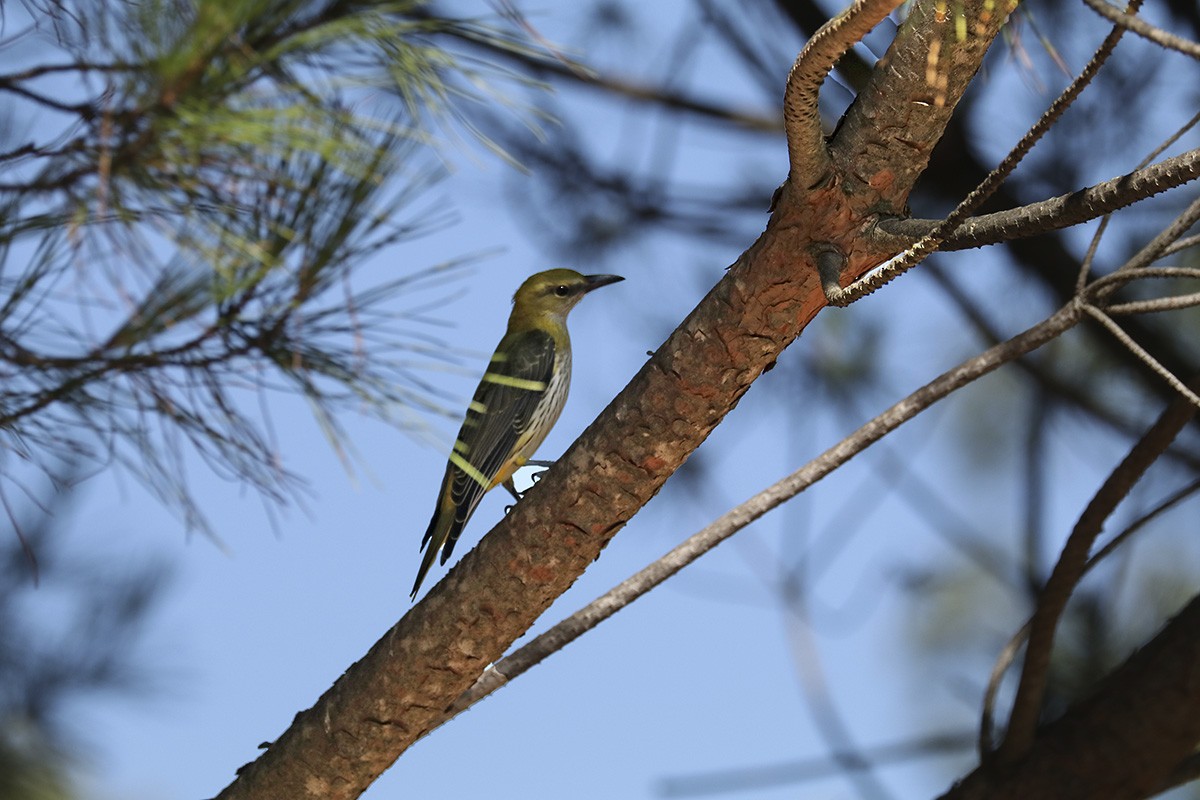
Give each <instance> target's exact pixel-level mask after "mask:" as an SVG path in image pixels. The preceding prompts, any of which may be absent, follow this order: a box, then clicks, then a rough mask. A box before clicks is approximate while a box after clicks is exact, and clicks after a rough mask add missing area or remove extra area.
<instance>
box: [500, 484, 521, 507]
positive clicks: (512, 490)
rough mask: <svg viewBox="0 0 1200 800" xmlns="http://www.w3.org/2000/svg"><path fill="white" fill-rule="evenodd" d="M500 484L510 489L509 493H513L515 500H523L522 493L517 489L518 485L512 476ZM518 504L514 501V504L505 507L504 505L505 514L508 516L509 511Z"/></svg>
mask: <svg viewBox="0 0 1200 800" xmlns="http://www.w3.org/2000/svg"><path fill="white" fill-rule="evenodd" d="M500 485H501V486H503V487H504V488H505V489H507V490H508V493H509V494H511V495H512V496H513V500H516V501H517V502H520V500H521V493H520V492H518V491H517V487H516V485H515V484H514V483H513V479H512V478H509V479H508V480H506V481H505V482H504V483H502V484H500ZM516 505H517V504H516V503H513V504H512V505H510V506H505V507H504V514H505V516H507V515H508V512H510V511H512V510H513V509H514V508H516Z"/></svg>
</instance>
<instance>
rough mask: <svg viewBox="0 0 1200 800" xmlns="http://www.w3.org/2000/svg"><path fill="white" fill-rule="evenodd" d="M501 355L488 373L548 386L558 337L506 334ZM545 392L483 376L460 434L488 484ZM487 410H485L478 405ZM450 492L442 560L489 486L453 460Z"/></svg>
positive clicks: (542, 333)
mask: <svg viewBox="0 0 1200 800" xmlns="http://www.w3.org/2000/svg"><path fill="white" fill-rule="evenodd" d="M496 353H497V355H499V356H502V357H503V358H502V359H496V358H495V357H493V359H494V360H493V361H492V362H491V363H489V365H488V370H487V371H488V372H490V373H492V374H495V375H500V376H503V377H506V378H515V379H517V380H521V381H536V382H537V383H540V384H542V385H543V386H549V384H550V379H551V378H552V377H553V374H554V355H555V344H554V338H553V337H552V336H551V335H550V334H549V333H546V332H545V331H540V330H536V329H534V330H529V331H525V332H522V333H518V334H513V335H511V336H506V337H505V338H504V340H503V341H501V343H500V347H498V348H497V349H496ZM544 395H545V390H544V389H543V390H542V391H535V390H531V389H522V388H518V387H514V386H506V385H505V384H503V383H495V382H493V381H488V380H482V381H480V382H479V387H478V388H477V389H476V390H475V396H474V398H473V402H472V403H471V405H472V408H471V409H470V410H468V411H467V418H466V420H465V421H464V422H463V426H462V429H461V430H460V431H459V433H458V441H460V442H462V443H463V444H464V445H466V448H467V449H466V452H465V454H461V455H463V457H464V458H465V459H466V461H467V462H468V463H469V464H470V465H471V466H472V467H474V468H475V469H476V470H478V471H479V472H480V473H481V474H482V475H483V476H485V477H486V478H487V479H488V481H489V483H490V482H491V480H492V479H494V478H495V477H496V475H497V473H499V472H500V469H501V468H502V467H503V466H504V464H505V463H506V462H507V461H508V459H509V458H510V457H511V456H512V453H513V449H514V448H515V447H516V445H517V441H518V440H519V439H520V438H521V434H522V433H523V432H524V431H525V429H526V427H528V425H529V422H530V420H531V419H532V418H533V412H534V409H535V408H537V405H538V403H540V402H541V401H542V398H543V396H544ZM480 408H483V409H486V410H484V411H480V410H478V409H480ZM447 478H449V479H450V482H451V485H450V496H451V498H452V499H453V501H454V508H455V513H454V516H455V521H456V523H457V524H456V525H454V526H453V528H452V529H451V530H452V531H453V532H454V533H452V535H451V537H450V538H448V539H447V541H446V544H445V546H444V547H443V548H442V558H441V560H442V563H443V564H444V563H446V559H448V558H449V557H450V552H451V550H453V549H454V542H455V540H456V539H457V538H458V536H457V533H458V531H461V530H462V527H463V526H464V525H466V522H467V519H469V518H470V516H471V514H472V513H474V511H475V507H476V506H477V505H479V501H480V500H481V499H482V498H483V494H484V492H485V491H487V489H486V488H485V487H484V486H482V485H480V483H479V481H477V480H476V479H475V478H473V477H471V476H470V475H467V473H465V472H464V471H463V470H461V469H459V468H458V467H457V466H455V465H454V464H451V465H450V467H449V470H448V473H447Z"/></svg>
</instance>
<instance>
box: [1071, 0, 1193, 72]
mask: <svg viewBox="0 0 1200 800" xmlns="http://www.w3.org/2000/svg"><path fill="white" fill-rule="evenodd" d="M1083 2H1084V3H1086V4H1087V6H1088V8H1090V9H1092V10H1093V11H1095V12H1096V13H1097V14H1099V15H1100V16H1102V17H1104V18H1105V19H1106V20H1108V21H1109V22H1112V23H1115V24H1117V25H1119V26H1121V27H1122V28H1124V29H1125V30H1127V31H1129V32H1130V33H1135V34H1137V35H1138V36H1141V37H1142V38H1143V39H1148V40H1149V41H1151V42H1154V43H1155V44H1156V45H1158V46H1160V47H1166V48H1168V49H1170V50H1177V51H1178V52H1180V53H1183V54H1184V55H1187V56H1191V57H1192V58H1200V44H1197V43H1196V42H1193V41H1191V40H1190V39H1185V38H1183V37H1182V36H1176V35H1175V34H1173V33H1171V32H1170V31H1164V30H1163V29H1162V28H1156V27H1154V26H1153V25H1151V24H1150V23H1149V22H1146V21H1145V20H1143V19H1139V18H1138V17H1135V16H1134V15H1133V14H1132V13H1130V12H1128V11H1122V10H1121V9H1119V8H1117V7H1116V6H1114V5H1110V4H1109V3H1106V2H1105V1H1104V0H1083Z"/></svg>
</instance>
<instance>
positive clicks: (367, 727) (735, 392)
mask: <svg viewBox="0 0 1200 800" xmlns="http://www.w3.org/2000/svg"><path fill="white" fill-rule="evenodd" d="M928 4H929V5H932V2H929V3H928ZM989 4H990V3H989V0H978V1H977V2H975V3H968V5H969V6H971V8H972V13H974V12H975V9H976V7H979V8H982V7H983V6H985V5H989ZM924 5H925V3H920V4H918V6H924ZM932 24H934V23H933V22H932V16H931V14H929V13H917V11H916V10H914V14H913V15H912V16H910V17H909V19H908V20H907V21H906V22H905V23H904V25H902V26H901V31H903V30H904V29H905V28H906V27H911V26H920V25H932ZM998 27H999V25H998V24H996V25H995V26H994V27H993V28H992V29H991V31H992V33H993V34H994V33H995V31H996V30H998ZM929 35H930V34H929V33H928V32H926V33H923V34H922V33H919V32H917V33H913V34H911V37H910V38H907V39H899V38H898V40H897V41H898V42H900V44H893V49H892V50H890V51H889V54H890V55H891V56H892V57H893V58H900V56H898V55H896V54H895V53H894V52H893V51H894V50H895V48H897V47H901V48H903V47H904V44H903V42H904V41H925V40H927V39H928V38H929ZM960 49H961V50H962V51H964V52H969V53H971V54H972V55H973V60H972V59H970V58H966V57H965V56H964V57H960V58H956V59H953V60H952V62H951V63H950V64H949V68H950V70H951V74H950V77H949V79H948V84H949V85H950V86H951V87H954V90H955V91H950V92H948V93H947V95H946V102H947V107H946V108H942V109H939V110H938V112H937V114H936V117H937V120H936V124H924V123H923V122H922V120H921V114H920V112H919V111H918V112H912V111H911V110H910V111H909V113H907V114H906V117H907V118H908V119H909V120H910V121H911V122H912V124H913V126H914V130H913V132H912V134H911V135H912V136H914V137H930V141H928V142H923V143H922V145H921V146H922V148H925V149H927V150H928V149H932V147H933V143H934V141H936V139H937V137H939V136H940V135H941V134H942V132H943V130H944V125H945V120H946V118H947V117H948V114H949V107H952V106H953V105H954V104H955V103H957V102H958V99H959V98H960V97H961V90H962V89H965V87H966V85H967V84H968V83H969V80H970V77H971V76H972V75H974V74H975V71H976V70H977V69H978V67H979V62H980V60H981V59H982V57H983V55H984V53H985V51H986V43H984V44H982V45H980V44H979V42H978V41H977V39H975V38H973V39H972V45H971V46H969V47H964V48H960ZM901 60H903V59H901ZM910 77H911V79H913V80H918V81H920V80H923V77H924V76H923V73H922V74H921V75H917V76H910ZM895 80H898V78H896V79H895ZM903 91H904V94H905V96H908V95H909V94H911V91H909V90H903ZM876 102H880V98H879V97H876V96H875V95H873V94H864V95H860V98H859V100H858V102H857V105H859V106H861V105H869V104H872V103H876ZM930 113H933V112H932V111H931V112H930ZM877 124H881V125H882V124H883V118H882V117H881V118H880V120H879V121H878V123H877ZM892 158H893V159H894V160H896V161H902V162H904V163H906V164H907V163H908V162H909V161H910V160H911V159H910V156H909V154H908V153H907V152H905V151H900V152H896V153H893V154H892ZM876 163H877V164H878V163H880V162H879V161H878V159H877V160H876ZM904 174H905V175H907V176H908V177H909V178H911V179H912V180H915V179H916V177H917V175H918V174H919V171H918V172H912V171H905V172H904ZM793 176H794V177H796V176H795V173H793ZM806 177H807V176H799V177H797V180H800V181H801V182H802V183H803V184H804V185H803V186H800V187H796V186H793V185H792V183H791V182H789V183H788V184H786V185H785V188H784V191H783V192H782V194H781V197H780V202H779V203H778V205H777V206H776V209H775V213H774V214H773V215H772V217H771V219H770V221H769V223H768V225H767V229H766V231H765V232H764V233H763V234H762V236H761V237H760V238H759V240H758V241H757V242H755V243H754V244H753V245H752V246H751V247H750V248H749V249H748V250H747V251H746V252H745V253H744V254H743V255H742V256H741V257H740V258H739V259H738V260H737V262H736V263H735V264H734V265H733V267H731V268H730V270H729V272H728V273H727V274H726V276H725V277H724V279H722V281H721V282H720V283H719V284H717V285H716V286H715V287H714V288H713V289H712V291H710V292H709V294H708V296H707V297H705V298H704V300H703V301H701V303H700V305H699V306H697V307H696V309H695V310H693V311H692V313H691V314H689V315H688V317H687V318H686V319H685V320H684V321H683V322H682V323H681V325H680V326H679V327H678V328H677V329H676V330H675V332H674V333H673V334H672V335H671V336H670V338H669V339H668V340H667V341H666V342H665V343H664V344H663V345H662V346H661V347H660V348H659V349H658V350H657V351H656V353H655V354H654V356H653V357H652V358H651V359H650V361H649V362H648V363H647V364H646V365H645V366H644V367H643V368H642V370H641V371H640V372H639V373H638V374H637V375H636V376H635V377H634V379H633V380H632V381H631V382H630V384H629V385H628V386H627V387H626V388H625V389H624V390H623V391H622V392H621V394H620V395H619V396H618V397H617V398H616V399H615V400H614V401H613V402H612V403H611V404H610V405H609V407H608V408H607V409H606V410H605V411H604V413H603V414H601V416H600V417H599V418H598V419H597V420H596V422H594V423H593V424H592V425H591V426H590V427H589V428H588V429H587V430H586V431H585V432H584V434H583V435H582V436H581V437H580V438H579V440H578V441H577V442H576V443H575V444H574V445H572V447H571V448H570V449H569V450H568V451H567V452H566V453H565V454H564V455H563V456H562V458H560V459H559V461H558V462H557V464H556V466H555V467H553V468H551V469H550V470H549V471H548V472H547V473H546V476H545V477H544V478H543V479H542V480H541V481H540V482H539V483H538V484H537V485H536V486H535V487H534V488H533V489H532V490H531V491H530V492H529V494H528V495H527V496H526V497H525V499H523V500H522V501H521V502H520V503H518V504H517V506H516V508H515V509H514V510H513V511H512V513H511V514H509V515H508V516H507V517H506V518H505V519H504V520H502V521H501V522H500V524H499V525H497V526H496V527H495V528H494V529H493V530H492V532H491V533H489V534H488V535H487V536H486V537H484V539H483V541H482V542H481V543H480V545H479V546H478V547H476V548H475V549H474V550H473V551H471V552H470V553H468V554H467V555H466V557H464V558H463V559H462V561H460V562H459V564H458V565H457V566H456V567H455V568H454V569H452V570H451V571H450V572H449V574H448V575H447V576H446V577H445V578H444V579H443V580H442V581H441V582H440V583H439V584H438V585H437V586H435V587H434V588H433V589H432V590H431V591H430V592H429V594H428V595H427V596H426V597H425V598H424V600H422V601H421V602H420V603H418V604H417V605H416V606H415V607H414V608H412V609H411V610H410V611H409V612H408V614H406V615H405V616H404V618H403V619H401V620H400V621H399V622H398V623H397V624H396V626H395V627H394V628H392V630H391V631H389V632H388V633H387V634H386V635H385V636H384V637H383V638H382V639H381V640H380V641H379V642H378V643H377V644H376V645H375V646H374V647H373V648H372V649H371V651H370V652H369V653H368V654H367V655H366V656H364V657H363V658H362V659H361V660H360V661H358V662H357V663H356V664H354V665H353V666H351V667H350V668H349V669H348V670H347V671H346V673H345V674H344V675H343V676H342V677H341V678H340V679H339V680H338V681H337V682H336V683H335V684H334V686H333V687H332V688H331V689H330V690H329V691H328V692H326V693H325V695H323V696H322V697H321V698H320V699H319V700H318V701H317V703H316V704H315V705H314V706H313V707H312V708H311V709H309V710H307V711H304V712H301V713H300V714H298V715H297V717H296V719H295V721H294V722H293V724H292V726H291V727H290V728H289V729H288V730H287V731H286V732H285V733H284V734H283V735H282V736H281V737H280V738H279V739H278V740H277V741H276V742H275V743H274V744H273V745H272V746H271V747H270V748H269V749H268V750H267V751H266V752H264V753H263V754H262V755H261V756H260V757H259V759H258V760H257V761H255V762H254V763H253V764H250V765H248V766H247V767H245V768H243V770H242V771H241V772H240V774H239V777H238V779H237V780H236V781H235V782H234V783H233V784H231V785H230V786H229V787H228V788H227V789H226V790H225V791H224V792H223V793H222V794H221V797H222V798H226V799H227V800H232V799H233V798H263V799H264V800H265V799H266V798H277V797H287V798H289V799H290V800H304V798H310V797H312V798H316V797H320V798H322V800H344V799H345V798H353V797H357V796H358V795H359V794H360V793H361V792H362V791H363V790H364V789H365V788H366V787H367V786H368V785H369V784H370V783H371V782H372V781H373V780H374V779H375V778H376V777H378V776H379V775H380V774H381V773H382V772H383V771H384V770H385V769H386V768H387V767H388V766H389V765H391V763H392V762H393V761H394V760H395V759H396V758H397V757H398V756H399V755H400V754H401V753H403V752H404V751H405V750H406V749H407V748H408V747H409V746H410V745H411V744H412V743H413V742H414V741H416V739H417V738H419V737H420V736H421V735H422V734H423V733H424V732H425V731H427V730H428V729H430V728H431V727H433V726H434V725H436V724H437V721H438V720H439V719H440V718H441V717H442V715H443V714H444V713H445V712H446V710H447V709H448V708H449V707H450V705H451V704H452V703H453V702H454V701H455V700H456V699H457V698H458V697H459V696H460V695H461V694H462V693H463V692H465V691H466V690H467V689H468V688H469V687H470V686H471V685H472V684H473V683H474V682H475V680H476V679H477V678H478V676H479V675H481V674H482V673H483V671H484V669H485V668H486V666H487V665H488V664H489V663H492V662H494V661H497V660H499V659H500V658H501V656H502V655H503V653H504V652H505V651H506V650H507V649H508V647H509V646H510V645H511V644H512V642H513V641H515V640H516V638H517V637H519V636H520V635H521V634H523V633H524V632H525V631H526V630H527V629H528V628H529V626H530V625H531V624H532V623H533V621H534V620H536V619H537V617H538V616H539V615H540V614H541V613H542V612H543V611H544V610H545V609H546V608H547V607H548V606H549V605H550V603H551V602H553V601H554V599H556V598H557V597H558V596H559V595H561V594H562V593H563V592H564V591H566V589H567V588H568V587H569V586H570V585H571V584H572V583H573V582H574V581H575V579H576V578H577V577H578V576H579V575H580V574H581V573H582V572H583V570H584V569H586V568H587V567H588V565H590V564H591V563H592V562H593V561H594V560H595V559H596V558H597V557H598V556H599V554H600V552H601V550H602V549H603V548H604V546H605V545H606V544H607V543H608V541H609V539H611V538H612V536H613V535H615V534H616V532H617V531H618V530H619V529H620V528H621V527H622V526H623V525H624V524H625V523H626V522H627V521H628V520H629V519H630V518H631V517H632V516H633V515H634V514H635V513H636V512H637V511H638V510H639V509H640V508H641V507H642V506H643V505H644V504H645V503H646V502H647V501H648V500H649V499H650V498H651V497H653V496H654V495H655V494H656V493H657V492H658V490H659V489H660V488H661V487H662V484H663V482H664V481H666V479H667V478H668V477H669V476H670V475H671V474H673V473H674V472H675V471H676V470H677V469H678V468H679V467H680V466H681V465H682V464H683V462H684V461H685V460H686V459H687V458H688V456H690V455H691V453H692V452H693V451H694V450H695V448H696V447H698V446H699V445H700V443H701V442H703V441H704V440H705V438H706V437H707V436H708V434H709V433H710V432H711V431H712V430H713V428H714V427H715V426H716V425H717V424H718V423H719V422H720V421H721V420H722V419H723V418H724V416H725V414H727V413H728V412H729V411H730V410H731V409H732V408H733V407H734V406H735V405H736V404H737V402H738V400H739V399H740V398H741V396H742V395H743V394H744V393H745V392H746V390H747V389H748V388H749V386H750V384H751V383H753V381H754V380H755V379H757V377H758V376H759V375H760V374H761V373H762V372H763V371H764V370H765V369H767V368H768V367H769V366H770V365H771V364H773V363H774V361H775V359H776V358H777V357H778V356H779V354H780V352H781V351H782V350H783V348H784V347H786V346H787V345H788V344H790V343H791V342H792V341H793V340H794V339H795V338H796V336H798V335H799V333H800V332H801V331H802V330H803V329H804V328H805V326H806V325H807V324H808V323H809V322H810V321H811V320H812V318H813V317H814V316H815V315H816V314H817V312H818V311H819V310H820V309H821V308H822V307H824V305H825V300H824V295H823V293H822V291H821V287H820V284H819V281H818V279H817V274H816V269H815V265H814V256H813V248H814V246H816V245H817V244H819V243H822V242H840V243H842V246H843V249H844V250H845V251H846V252H848V253H849V256H848V260H849V262H850V268H849V269H850V271H851V272H852V273H853V272H854V271H866V270H868V269H870V268H871V267H872V266H874V265H875V264H878V263H879V261H880V260H882V258H884V257H886V254H880V253H878V252H873V251H871V250H870V249H867V248H864V249H860V250H856V249H855V248H854V247H853V245H854V243H855V242H856V241H857V238H858V237H859V236H860V232H861V231H862V230H863V228H864V227H865V226H866V224H867V221H868V217H870V218H872V219H873V218H874V217H873V214H874V212H873V211H872V210H873V209H876V208H877V206H878V205H879V204H880V202H881V200H880V196H879V192H878V191H877V190H876V189H875V188H873V187H871V186H870V185H860V184H857V183H856V184H854V186H853V187H850V189H849V191H847V190H846V187H844V186H843V187H839V186H826V187H822V188H821V189H820V190H818V191H813V190H811V189H810V188H809V187H808V186H807V182H806V181H805V180H804V178H806ZM911 188H912V187H911V185H909V186H900V185H899V184H897V183H892V184H890V185H889V187H888V189H889V193H890V194H896V193H899V194H904V195H907V193H908V192H909V191H910V190H911ZM889 196H890V195H889Z"/></svg>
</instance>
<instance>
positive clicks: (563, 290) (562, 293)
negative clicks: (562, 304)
mask: <svg viewBox="0 0 1200 800" xmlns="http://www.w3.org/2000/svg"><path fill="white" fill-rule="evenodd" d="M554 293H555V294H556V295H558V296H559V297H566V296H567V295H568V294H570V293H571V290H570V289H568V288H567V287H566V286H563V285H561V284H560V285H558V286H555V287H554Z"/></svg>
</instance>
